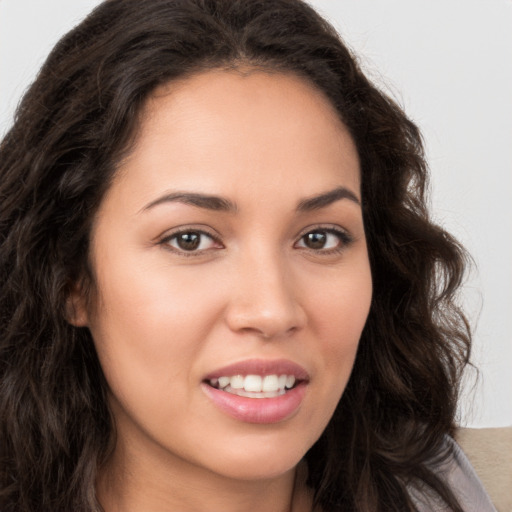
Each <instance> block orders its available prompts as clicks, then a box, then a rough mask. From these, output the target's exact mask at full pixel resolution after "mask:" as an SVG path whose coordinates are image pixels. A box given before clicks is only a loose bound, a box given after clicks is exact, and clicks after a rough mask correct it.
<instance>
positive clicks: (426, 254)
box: [0, 0, 471, 512]
mask: <svg viewBox="0 0 512 512" xmlns="http://www.w3.org/2000/svg"><path fill="white" fill-rule="evenodd" d="M240 66H250V67H254V68H261V69H266V70H273V71H283V72H291V73H295V74H296V75H298V76H300V77H302V78H303V79H304V80H308V81H309V82H310V83H312V84H314V85H315V86H316V87H317V88H318V89H319V90H320V91H322V92H323V93H324V94H325V95H326V97H327V98H328V99H329V100H330V101H331V103H332V104H333V105H334V107H335V108H336V110H337V112H338V114H339V116H340V119H341V120H342V121H343V123H344V124H345V125H346V126H347V128H348V129H349V131H350V133H351V135H352V137H353V140H354V141H355V144H356V147H357V150H358V154H359V158H360V165H361V181H362V185H361V186H362V201H363V218H364V224H365V230H366V234H367V241H368V250H369V256H370V264H371V269H372V279H373V287H374V295H373V300H372V305H371V310H370V314H369V317H368V320H367V323H366V326H365V328H364V331H363V334H362V338H361V341H360V347H359V350H358V354H357V357H356V362H355V366H354V369H353V372H352V375H351V378H350V381H349V383H348V385H347V387H346V389H345V392H344V394H343V396H342V398H341V400H340V402H339V404H338V407H337V409H336V411H335V413H334V416H333V417H332V419H331V421H330V423H329V425H328V426H327V428H326V430H325V432H324V433H323V434H322V436H321V437H320V439H319V440H318V441H317V443H316V444H315V445H314V446H313V447H312V448H311V449H310V450H309V452H308V453H307V454H306V460H307V464H308V466H309V485H311V487H312V488H313V490H314V493H315V503H317V504H318V505H320V506H321V507H322V508H323V510H325V511H329V512H331V511H336V510H340V511H341V510H352V511H361V512H371V511H377V510H379V511H380V510H415V505H414V503H413V501H412V500H411V498H410V493H409V488H410V487H411V486H419V487H423V488H425V489H429V492H433V493H434V495H436V496H437V497H438V498H440V499H442V500H443V501H444V502H446V503H447V504H449V505H450V507H451V508H452V509H453V510H455V511H461V508H460V506H459V505H458V503H457V500H456V498H455V496H454V495H453V493H452V492H451V491H450V489H449V488H448V487H447V486H446V485H445V484H444V483H443V481H442V480H441V478H440V477H439V476H437V475H436V473H435V471H434V470H433V469H432V465H433V464H434V463H435V462H439V461H440V460H443V458H445V457H447V456H448V453H446V451H447V448H446V444H445V443H443V439H444V437H445V436H446V435H447V434H448V435H450V434H451V433H452V431H453V428H454V417H455V408H456V402H457V398H458V394H459V384H460V378H461V372H462V370H463V368H464V366H465V365H466V364H467V362H468V358H469V351H470V340H471V336H470V330H469V327H468V323H467V321H466V319H465V317H464V315H463V313H462V312H461V310H460V309H459V308H458V306H457V300H456V299H457V291H458V289H459V287H460V284H461V281H462V278H463V275H464V268H465V263H466V255H465V252H464V250H463V249H462V247H461V246H460V245H459V244H458V243H457V242H456V241H455V240H454V239H453V238H452V237H451V236H450V235H449V234H447V233H446V232H445V231H444V230H443V229H442V228H440V227H439V226H437V225H435V224H434V223H433V222H432V221H431V219H430V218H429V213H428V211H427V207H426V193H427V189H428V181H427V180H428V170H427V166H426V163H425V158H424V153H423V148H422V140H421V135H420V133H419V131H418V129H417V127H416V126H415V125H414V124H413V123H412V122H411V121H410V120H409V119H408V118H407V117H406V116H405V114H404V113H403V111H402V110H401V109H400V107H399V106H397V105H396V104H395V103H394V102H393V101H392V100H391V99H390V98H388V97H387V96H386V95H385V94H383V93H382V92H381V91H379V90H378V89H377V88H376V87H375V86H374V85H372V84H371V83H370V82H369V81H368V79H367V78H366V77H365V76H364V74H363V73H362V71H361V70H360V68H359V66H358V64H357V60H356V59H355V57H354V56H353V55H352V54H351V53H350V51H349V50H348V49H347V48H346V46H345V45H344V43H343V42H342V40H341V39H340V37H339V35H338V34H337V33H336V32H335V30H334V29H333V28H332V27H331V26H330V25H329V24H328V23H327V22H326V21H325V20H324V19H322V18H321V17H320V16H319V15H318V14H317V13H316V12H315V11H314V10H313V9H312V8H311V7H310V6H308V5H307V4H306V3H304V2H302V1H301V0H251V1H247V0H145V1H144V2H141V1H140V0H107V1H105V2H103V3H102V4H101V5H99V6H98V7H97V8H96V9H95V10H94V11H93V12H92V13H91V14H90V15H89V16H88V17H87V18H86V19H85V20H84V21H83V22H82V23H81V24H79V25H78V26H77V27H76V28H74V29H73V30H72V31H71V32H70V33H69V34H67V35H66V36H65V37H64V38H63V39H62V40H61V41H60V42H59V43H58V44H57V46H56V47H55V48H54V50H53V51H52V53H51V54H50V56H49V57H48V59H47V61H46V63H45V64H44V66H43V67H42V69H41V71H40V73H39V75H38V77H37V79H36V80H35V82H34V83H33V85H32V86H31V87H30V89H29V90H28V92H27V93H26V94H25V96H24V99H23V101H22V102H21V104H20V106H19V108H18V110H17V113H16V117H15V122H14V125H13V126H12V128H11V129H10V131H9V132H8V133H7V135H6V136H5V138H4V139H3V141H2V142H1V145H0V439H1V440H2V441H1V443H0V509H1V510H2V511H3V512H14V511H16V512H29V511H30V512H35V511H37V512H41V511H52V512H64V511H70V510H73V511H75V512H86V511H87V512H93V511H99V510H101V506H100V504H99V503H98V502H97V500H96V498H95V488H94V486H95V478H96V475H97V471H98V468H100V467H101V465H102V464H103V463H104V462H105V460H106V459H107V458H108V456H109V454H110V453H111V450H112V446H113V444H114V443H115V428H114V424H113V420H112V417H111V414H110V411H109V406H108V403H107V398H106V394H107V385H106V382H105V379H104V377H103V374H102V370H101V367H100V364H99V362H98V358H97V356H96V353H95V349H94V345H93V342H92V339H91V335H90V333H89V331H88V330H87V329H86V328H76V327H73V326H71V325H70V324H69V323H68V322H67V321H66V302H67V298H68V296H69V293H70V289H71V287H72V286H73V285H74V284H76V283H77V281H78V280H80V282H81V285H82V286H83V287H84V288H86V289H87V287H90V286H91V285H92V284H93V282H92V281H93V278H92V273H91V271H90V268H89V265H88V255H89V234H90V229H91V224H92V221H93V218H94V215H95V212H96V210H97V208H98V206H99V204H100V202H101V200H102V197H103V195H104V193H105V191H106V190H107V189H108V187H109V185H110V183H111V180H112V177H113V175H114V173H115V171H116V164H117V163H119V161H120V160H121V159H122V157H123V155H124V154H125V152H126V151H129V149H130V147H131V145H132V142H133V139H134V136H135V135H136V131H137V126H138V120H139V114H140V112H141V109H142V108H143V106H144V104H145V100H146V99H147V97H148V96H149V95H150V94H151V92H152V91H154V90H155V88H156V87H158V86H159V85H161V84H164V83H169V82H170V83H172V81H173V80H175V79H178V78H184V77H186V76H189V75H191V74H193V73H197V72H201V71H203V70H209V69H216V68H220V69H232V68H235V69H236V68H237V67H240Z"/></svg>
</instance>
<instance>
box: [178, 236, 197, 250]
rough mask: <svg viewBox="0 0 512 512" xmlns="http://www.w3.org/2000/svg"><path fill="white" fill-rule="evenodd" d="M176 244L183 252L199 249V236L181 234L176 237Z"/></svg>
mask: <svg viewBox="0 0 512 512" xmlns="http://www.w3.org/2000/svg"><path fill="white" fill-rule="evenodd" d="M176 243H177V244H178V247H179V248H180V249H183V250H184V251H193V250H194V249H197V248H198V247H199V244H200V243H201V235H200V234H199V233H181V234H179V235H178V236H177V238H176Z"/></svg>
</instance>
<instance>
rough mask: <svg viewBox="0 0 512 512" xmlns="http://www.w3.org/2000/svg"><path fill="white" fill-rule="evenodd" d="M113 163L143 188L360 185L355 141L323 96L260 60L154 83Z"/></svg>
mask: <svg viewBox="0 0 512 512" xmlns="http://www.w3.org/2000/svg"><path fill="white" fill-rule="evenodd" d="M119 171H120V172H119V175H120V177H121V178H122V179H124V178H127V177H128V176H130V179H131V180H132V181H133V184H134V186H135V187H136V188H137V189H138V190H139V192H142V191H143V190H145V189H147V190H148V194H150V191H149V190H150V189H156V188H159V189H162V187H164V188H170V189H173V188H180V189H194V190H196V189H197V188H198V187H199V188H200V189H203V190H199V191H200V192H205V193H212V194H221V195H226V194H227V195H229V194H230V193H233V194H236V193H238V192H240V190H241V189H242V185H244V187H245V188H247V187H246V186H247V184H248V183H249V184H251V183H252V184H253V185H254V186H256V185H258V186H260V189H259V192H260V193H263V194H264V193H265V190H264V189H265V187H266V188H267V189H268V190H267V192H268V193H269V194H270V193H271V192H275V189H276V187H282V188H284V189H286V190H287V191H288V190H290V191H291V192H293V193H295V195H300V196H310V195H312V194H314V193H317V192H323V191H324V190H326V189H330V188H335V187H337V186H339V185H344V186H350V187H351V188H353V189H354V190H355V191H356V192H358V191H359V160H358V155H357V152H356V149H355V145H354V143H353V141H352V138H351V136H350V135H349V133H348V130H347V128H346V127H345V126H344V124H343V123H342V121H341V120H340V118H339V116H338V114H337V112H336V110H335V109H334V107H333V106H332V104H331V103H330V101H329V100H328V99H327V98H326V96H325V95H324V94H323V93H322V92H321V91H319V90H318V89H317V88H316V87H314V86H313V85H312V84H310V83H309V82H308V81H307V80H305V79H303V78H300V77H297V76H296V75H293V74H285V73H276V72H273V73H271V72H264V71H261V70H251V71H249V72H244V73H241V72H237V71H223V70H214V71H208V72H203V73H200V74H197V75H193V76H191V77H188V78H186V79H182V80H179V81H173V82H171V83H169V84H166V85H164V86H161V87H159V88H158V89H157V90H156V91H155V92H154V93H153V94H152V95H151V97H150V98H149V99H148V101H147V103H146V105H145V107H144V109H143V112H142V115H141V122H140V126H139V129H138V134H137V137H136V142H135V144H134V147H133V150H132V152H131V154H130V155H129V156H128V158H127V159H126V160H125V161H123V163H122V164H121V166H120V169H119ZM123 177H124V178H123ZM219 187H220V188H221V190H216V189H217V188H219ZM282 192H284V190H283V191H282ZM151 193H153V192H151ZM147 199H148V200H150V198H149V197H148V198H147Z"/></svg>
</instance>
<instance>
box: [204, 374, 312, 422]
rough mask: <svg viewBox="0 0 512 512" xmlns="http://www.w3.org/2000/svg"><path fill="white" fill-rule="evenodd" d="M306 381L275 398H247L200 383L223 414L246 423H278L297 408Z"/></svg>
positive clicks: (291, 414)
mask: <svg viewBox="0 0 512 512" xmlns="http://www.w3.org/2000/svg"><path fill="white" fill-rule="evenodd" d="M306 386H307V383H306V382H300V383H299V384H298V385H297V386H295V387H294V388H293V389H290V390H289V391H287V392H286V393H285V394H284V395H281V396H276V397H275V398H247V397H244V396H238V395H234V394H233V393H227V392H226V391H222V390H220V389H216V388H213V387H212V386H209V385H208V384H206V383H204V382H203V384H202V388H203V391H204V392H205V393H206V395H207V396H208V397H209V398H211V400H212V401H213V403H214V404H215V405H216V406H217V407H218V408H219V409H220V410H221V411H222V412H224V413H225V414H227V415H228V416H231V417H232V418H235V419H236V420H239V421H244V422H246V423H279V422H280V421H284V420H287V419H289V418H290V417H291V416H293V415H294V414H295V412H296V411H297V410H298V409H299V407H300V405H301V403H302V400H303V399H304V395H305V394H306Z"/></svg>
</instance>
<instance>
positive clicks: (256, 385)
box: [208, 374, 297, 398]
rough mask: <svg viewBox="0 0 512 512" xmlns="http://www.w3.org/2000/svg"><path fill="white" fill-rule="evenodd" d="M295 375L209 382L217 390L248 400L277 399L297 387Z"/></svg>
mask: <svg viewBox="0 0 512 512" xmlns="http://www.w3.org/2000/svg"><path fill="white" fill-rule="evenodd" d="M296 382H297V379H296V378H295V376H294V375H286V374H283V375H277V374H272V375H265V376H262V375H245V376H244V375H233V376H231V377H228V376H221V377H219V378H213V379H209V380H208V384H209V385H210V386H212V387H213V388H215V389H220V390H222V391H225V392H226V393H231V394H233V395H237V396H243V397H246V398H275V397H277V396H281V395H284V394H285V393H286V392H287V390H290V389H292V388H293V387H294V386H295V383H296Z"/></svg>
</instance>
